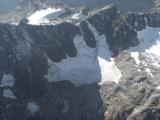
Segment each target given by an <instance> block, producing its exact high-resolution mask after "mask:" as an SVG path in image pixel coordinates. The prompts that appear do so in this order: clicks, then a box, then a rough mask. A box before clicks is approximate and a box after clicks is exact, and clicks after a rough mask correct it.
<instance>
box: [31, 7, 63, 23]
mask: <svg viewBox="0 0 160 120" xmlns="http://www.w3.org/2000/svg"><path fill="white" fill-rule="evenodd" d="M60 11H62V9H60V8H57V9H56V8H47V9H42V10H39V11H36V12H35V13H34V14H32V15H31V16H30V17H29V18H28V20H29V24H33V25H39V24H42V23H47V22H48V20H47V19H44V17H45V16H47V15H49V14H55V17H57V16H58V12H60Z"/></svg>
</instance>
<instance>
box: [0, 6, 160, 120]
mask: <svg viewBox="0 0 160 120" xmlns="http://www.w3.org/2000/svg"><path fill="white" fill-rule="evenodd" d="M159 18H160V15H159V13H145V14H143V13H141V14H138V13H126V14H121V13H120V12H119V11H118V10H117V8H116V7H114V6H107V7H104V8H102V9H98V10H94V11H92V12H90V13H89V16H88V17H87V18H86V19H85V20H83V21H81V22H80V23H79V25H75V24H73V23H68V22H64V23H61V24H57V25H39V26H38V25H37V26H34V25H29V24H27V23H24V22H23V21H21V23H20V24H19V25H11V24H2V23H1V24H0V80H1V83H2V79H6V80H11V77H9V76H7V77H6V74H7V75H10V76H13V77H14V79H15V83H14V85H10V84H8V83H6V84H5V85H2V84H1V86H0V103H1V106H0V111H2V112H0V119H2V120H5V119H7V120H14V119H15V120H104V119H106V120H148V119H149V118H150V119H152V120H156V119H159V105H160V98H159V97H160V96H159V90H157V89H155V87H156V85H157V84H158V83H159V72H160V71H159V69H156V67H153V70H154V74H153V75H154V77H153V78H152V77H151V76H149V75H148V74H147V73H146V72H145V71H144V69H145V66H143V65H140V66H138V67H137V66H136V65H135V62H134V61H133V58H132V57H131V55H130V54H129V53H127V52H124V51H125V50H127V49H128V48H129V47H132V46H136V45H138V44H139V40H138V38H137V31H140V30H142V29H144V28H146V27H148V26H149V27H160V26H159V23H160V19H159ZM88 23H90V24H91V25H92V26H93V27H95V29H96V30H97V31H98V35H104V36H105V37H106V38H107V39H106V41H105V42H106V43H107V45H108V47H109V49H110V51H111V52H112V53H113V56H114V57H115V62H116V65H117V66H118V68H119V69H120V70H121V72H122V77H121V79H120V82H119V84H116V83H113V82H105V83H104V84H101V85H98V83H92V84H87V85H83V86H74V85H73V84H72V83H71V82H69V80H67V81H58V82H53V83H50V82H49V81H48V80H47V77H46V76H47V73H48V68H49V65H50V62H53V63H58V62H60V61H63V60H64V59H67V58H75V57H77V56H78V51H77V48H76V46H75V44H74V38H75V36H76V35H79V36H81V37H83V38H84V39H83V40H84V41H83V42H84V43H85V44H86V46H85V47H87V48H88V49H95V50H96V49H97V41H96V38H95V36H94V33H93V31H91V29H90V28H89V25H88ZM106 53H107V52H106ZM95 54H96V52H95ZM86 56H87V55H86ZM87 57H88V56H87ZM96 57H97V56H96ZM140 57H141V59H144V60H148V58H147V57H146V56H144V55H143V54H141V55H140ZM148 61H150V60H148ZM151 62H152V61H150V63H151ZM80 64H81V63H80ZM138 69H140V70H141V72H139V71H138ZM66 79H67V78H66ZM86 79H87V78H86ZM12 80H13V79H12ZM86 81H87V80H86Z"/></svg>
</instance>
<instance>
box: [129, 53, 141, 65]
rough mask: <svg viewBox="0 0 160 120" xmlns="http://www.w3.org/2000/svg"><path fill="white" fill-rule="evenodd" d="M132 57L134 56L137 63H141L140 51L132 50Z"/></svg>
mask: <svg viewBox="0 0 160 120" xmlns="http://www.w3.org/2000/svg"><path fill="white" fill-rule="evenodd" d="M131 57H132V58H134V60H135V62H136V64H137V65H139V64H140V63H141V61H140V60H139V52H131Z"/></svg>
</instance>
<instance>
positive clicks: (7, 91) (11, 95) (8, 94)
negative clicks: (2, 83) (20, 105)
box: [3, 89, 17, 99]
mask: <svg viewBox="0 0 160 120" xmlns="http://www.w3.org/2000/svg"><path fill="white" fill-rule="evenodd" d="M3 97H6V98H10V99H17V98H16V96H15V95H14V93H13V92H12V91H11V90H10V89H4V90H3Z"/></svg>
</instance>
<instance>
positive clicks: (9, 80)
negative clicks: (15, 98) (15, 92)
mask: <svg viewBox="0 0 160 120" xmlns="http://www.w3.org/2000/svg"><path fill="white" fill-rule="evenodd" d="M14 84H15V78H14V77H13V75H11V74H3V77H2V80H1V86H2V87H7V86H9V87H13V86H14Z"/></svg>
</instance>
